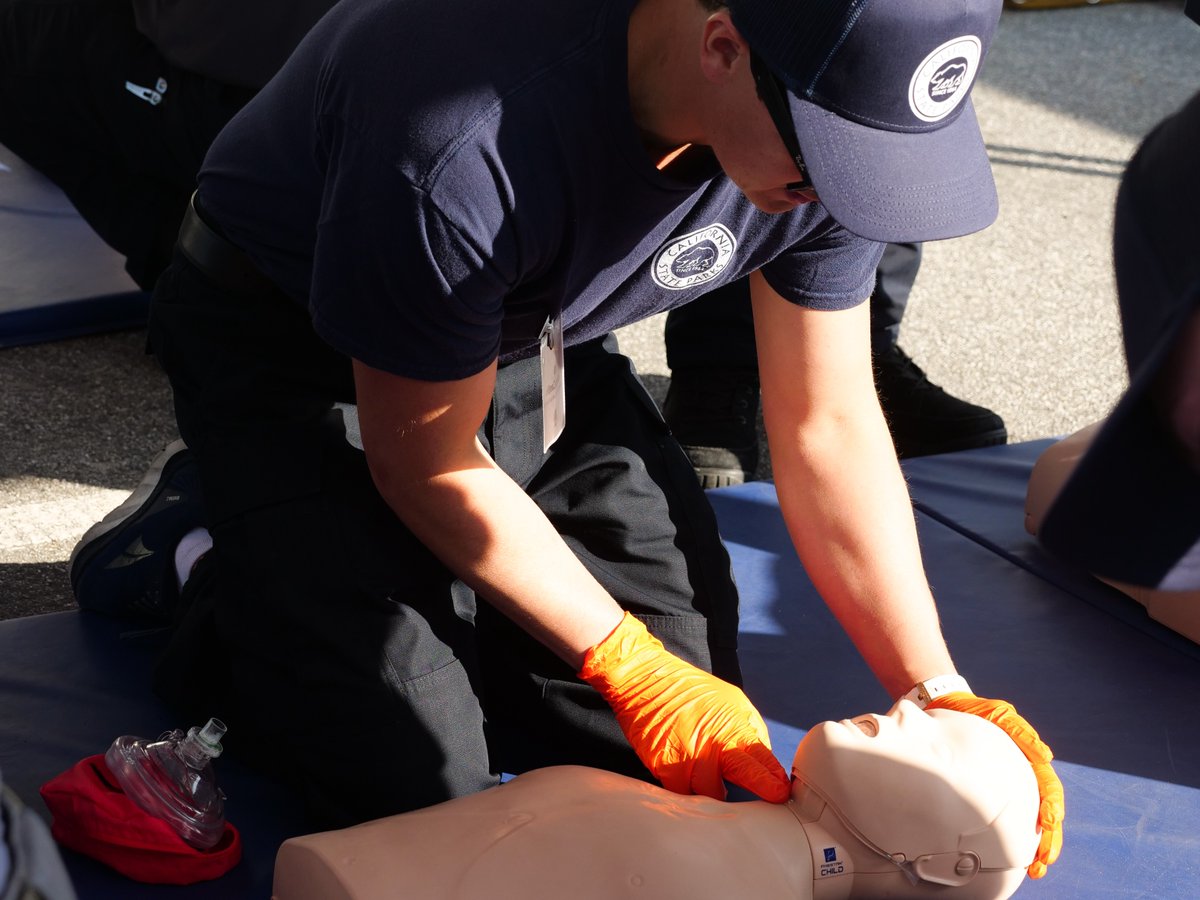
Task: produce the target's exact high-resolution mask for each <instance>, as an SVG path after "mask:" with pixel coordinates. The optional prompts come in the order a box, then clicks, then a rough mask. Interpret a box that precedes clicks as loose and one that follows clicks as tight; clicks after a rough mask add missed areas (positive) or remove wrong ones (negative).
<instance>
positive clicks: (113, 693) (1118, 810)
mask: <svg viewBox="0 0 1200 900" xmlns="http://www.w3.org/2000/svg"><path fill="white" fill-rule="evenodd" d="M1044 446H1045V442H1040V443H1034V444H1028V445H1015V446H1012V447H1005V448H993V449H991V450H988V451H970V452H967V453H958V454H949V455H947V456H942V457H929V458H925V459H921V460H913V461H911V462H907V463H905V469H906V472H907V473H908V475H909V479H910V483H911V484H912V488H913V493H914V497H915V500H916V503H917V508H918V516H917V518H918V527H919V530H920V536H921V541H922V547H923V549H924V553H925V556H926V562H927V568H928V572H929V576H930V580H931V582H932V585H933V589H934V593H935V595H936V596H937V598H938V602H939V608H940V610H941V615H942V622H943V627H944V630H945V632H946V635H947V637H948V639H949V642H950V646H951V650H952V652H953V653H954V656H955V660H956V662H957V664H958V667H959V669H960V670H961V671H962V672H963V674H964V675H966V677H967V678H968V679H969V680H970V682H971V684H972V686H973V687H974V688H975V690H976V691H978V692H979V693H980V694H981V695H985V696H994V697H1001V698H1004V699H1008V700H1011V701H1012V702H1013V703H1015V704H1016V706H1017V708H1018V709H1019V710H1020V711H1021V712H1022V713H1023V714H1024V715H1025V716H1026V717H1027V718H1029V719H1030V721H1031V722H1032V723H1033V724H1034V725H1035V727H1037V728H1038V729H1039V731H1040V732H1041V734H1042V736H1043V737H1044V738H1045V739H1046V741H1047V742H1048V743H1049V745H1050V746H1051V747H1052V748H1053V749H1054V751H1055V753H1056V754H1057V758H1058V761H1057V764H1056V767H1057V770H1058V772H1059V775H1060V776H1061V777H1062V779H1063V782H1064V784H1065V786H1066V796H1067V829H1066V842H1065V847H1064V850H1063V856H1062V859H1061V860H1060V861H1059V862H1058V864H1056V865H1055V866H1053V867H1051V869H1050V872H1049V874H1048V875H1047V876H1046V877H1045V878H1044V879H1041V880H1040V881H1028V880H1027V881H1026V882H1025V883H1024V884H1023V885H1022V887H1021V889H1020V891H1019V892H1018V894H1017V896H1018V897H1022V898H1036V897H1039V896H1040V897H1046V898H1056V900H1057V898H1079V900H1083V898H1087V900H1097V898H1100V900H1102V898H1135V897H1153V898H1159V900H1173V898H1180V900H1183V898H1188V900H1191V898H1194V897H1197V896H1200V715H1197V707H1198V705H1200V656H1198V655H1197V653H1196V652H1195V651H1196V649H1197V648H1196V645H1194V644H1192V643H1191V642H1189V641H1186V639H1183V638H1181V637H1180V636H1178V635H1175V634H1174V633H1173V632H1169V631H1167V630H1166V629H1164V628H1162V627H1161V626H1159V625H1158V624H1157V623H1154V622H1152V621H1150V620H1149V619H1148V618H1147V617H1146V616H1145V615H1144V613H1143V615H1142V616H1141V619H1138V618H1137V617H1135V616H1133V615H1132V613H1133V612H1135V611H1136V610H1125V611H1124V612H1123V613H1121V614H1115V613H1114V611H1113V607H1114V606H1116V605H1119V603H1118V602H1117V601H1118V600H1119V599H1120V596H1123V595H1120V596H1118V597H1113V596H1111V594H1115V593H1116V592H1111V591H1109V589H1107V588H1105V587H1104V586H1103V585H1100V584H1099V583H1098V582H1093V581H1091V580H1090V579H1088V578H1087V576H1085V575H1082V574H1081V573H1077V572H1071V571H1069V570H1065V569H1063V568H1062V567H1060V566H1058V564H1057V563H1056V562H1055V561H1053V560H1051V559H1049V558H1047V557H1044V555H1042V554H1041V552H1040V549H1039V548H1038V547H1037V546H1036V543H1035V542H1033V540H1032V539H1031V538H1028V536H1027V535H1024V531H1023V527H1022V521H1023V502H1024V479H1025V478H1027V477H1028V471H1029V468H1030V467H1031V466H1032V464H1033V460H1034V459H1036V456H1037V454H1038V453H1040V451H1041V449H1042V448H1043V447H1044ZM710 497H711V499H712V503H713V506H714V508H715V509H716V512H717V517H718V520H719V522H720V523H721V528H722V531H723V533H724V535H725V537H726V540H727V542H728V544H729V549H730V553H731V556H732V559H733V564H734V569H735V573H736V576H737V580H738V584H739V587H740V589H741V594H742V624H741V639H740V640H741V658H742V664H743V668H744V670H745V675H746V690H747V692H748V693H749V695H750V696H751V698H752V699H753V700H754V702H755V704H756V705H757V706H758V708H759V710H760V711H761V712H762V713H763V715H764V717H765V718H766V719H767V722H768V727H769V728H770V730H771V735H772V742H773V745H774V747H775V750H776V753H777V755H778V756H779V757H780V759H781V761H782V762H784V764H785V765H788V764H790V762H791V756H792V753H793V751H794V749H795V746H796V743H797V742H798V741H799V739H800V737H802V736H803V734H804V730H805V729H806V728H807V727H808V726H810V725H812V724H813V723H814V722H817V721H821V720H823V719H828V718H838V719H840V718H844V717H847V716H852V715H856V714H858V713H861V712H868V711H879V712H882V711H883V710H885V709H886V708H887V707H888V705H889V698H888V697H887V696H886V695H885V693H884V692H883V690H882V689H881V688H880V687H879V685H878V684H877V683H876V682H875V680H874V678H873V676H872V675H871V674H870V672H869V671H868V670H867V668H866V666H865V665H864V664H863V663H862V662H861V660H860V659H859V658H858V656H857V654H856V653H855V652H854V650H853V649H852V648H851V646H850V643H849V641H848V639H847V638H846V636H845V634H844V633H843V632H842V631H841V629H840V627H839V626H838V625H837V623H836V622H835V621H834V620H833V617H832V616H831V615H830V613H829V612H828V610H826V608H825V606H824V605H823V604H822V603H821V602H820V600H819V598H818V597H817V596H816V593H815V591H814V590H813V588H812V586H811V584H810V583H809V581H808V579H807V577H806V576H805V574H804V571H803V569H802V568H801V566H800V565H799V563H798V562H797V561H796V559H795V556H794V553H793V551H792V549H791V544H790V541H789V540H788V537H787V534H786V531H785V529H784V527H783V523H782V521H781V519H780V516H779V510H778V503H777V500H776V496H775V492H774V488H773V486H772V485H770V484H767V483H761V482H759V483H753V484H748V485H744V486H741V487H736V488H724V489H721V490H719V491H714V492H712V493H711V494H710ZM1013 522H1015V523H1016V525H1015V526H1013ZM1014 527H1015V529H1016V530H1014ZM1022 535H1024V536H1023V537H1022ZM1093 586H1094V587H1098V588H1102V589H1103V590H1102V591H1100V592H1099V593H1096V594H1095V595H1094V596H1093V594H1094V588H1093ZM1098 598H1099V599H1098ZM1129 602H1130V603H1132V601H1129ZM1133 606H1135V607H1136V606H1137V605H1136V604H1133ZM1138 609H1139V610H1140V607H1138ZM160 638H161V635H156V634H155V633H154V632H139V631H137V630H136V629H134V628H131V627H130V626H129V625H128V624H127V623H119V622H115V621H112V620H105V619H102V618H99V617H96V616H85V615H81V614H76V613H59V614H54V615H49V616H38V617H33V618H28V619H18V620H11V621H7V622H0V769H2V770H3V772H4V775H5V778H6V780H7V781H8V782H9V783H10V784H11V785H12V787H14V788H15V789H16V790H17V792H18V793H19V794H20V795H21V796H22V797H23V798H24V799H25V800H26V801H27V802H28V803H30V805H32V806H34V808H37V809H42V807H41V802H40V798H39V797H38V795H37V788H38V786H39V785H40V784H41V783H42V782H44V781H45V780H47V779H48V778H50V777H52V776H54V775H56V774H57V773H58V772H60V771H62V770H63V769H65V768H67V767H68V766H70V765H72V764H73V763H74V762H76V761H77V760H78V759H81V758H82V757H84V756H87V755H89V754H92V753H98V752H102V751H103V750H104V749H105V748H106V747H107V746H108V744H109V743H110V742H111V741H112V739H113V738H115V737H116V736H118V735H120V734H139V735H155V734H157V733H159V732H161V731H163V730H165V729H168V728H172V727H179V726H184V727H186V726H187V725H190V724H202V723H185V722H178V721H175V720H174V719H173V718H172V716H171V714H170V712H169V711H168V710H166V709H164V708H163V707H162V706H161V705H160V704H158V702H157V701H155V699H154V698H153V697H152V696H151V694H150V692H149V690H148V689H147V687H146V685H147V683H148V678H149V676H148V670H149V665H150V658H151V654H152V652H153V650H154V647H155V646H156V645H157V643H158V641H159V640H160ZM218 767H219V768H218V774H219V778H220V780H221V782H222V785H223V786H224V789H225V791H226V793H227V794H228V796H229V801H228V806H227V810H228V814H229V817H230V820H231V821H233V822H234V824H236V825H237V826H238V827H239V829H241V831H242V836H243V840H244V841H245V847H246V856H245V859H244V861H243V862H242V863H241V864H240V865H239V866H238V867H237V868H236V869H234V870H233V871H232V872H230V873H229V874H228V875H226V876H225V877H224V878H222V879H219V880H218V881H216V882H212V883H209V884H201V885H194V886H190V887H187V888H172V889H169V890H165V889H164V888H162V887H154V886H143V885H137V884H133V883H131V882H129V881H127V880H125V879H124V878H122V877H121V876H119V875H116V874H115V873H113V872H110V871H109V870H107V869H105V868H103V867H102V866H100V865H99V864H96V863H93V862H91V861H90V860H87V859H85V858H82V857H79V856H77V855H75V854H72V853H69V852H65V853H64V856H65V857H66V859H67V862H68V866H69V868H70V871H71V874H72V877H73V878H74V880H75V883H76V887H77V890H78V891H79V894H80V897H81V898H82V900H93V898H118V897H120V898H135V900H136V898H138V897H162V896H179V897H180V898H188V900H190V898H217V897H220V898H232V900H239V898H266V897H268V896H269V894H270V885H271V873H272V869H273V863H274V853H275V849H276V848H277V847H278V845H279V843H280V842H281V841H282V840H283V838H285V837H287V836H289V835H291V834H297V833H302V832H304V831H306V830H309V829H307V828H306V827H305V824H304V819H303V815H302V813H301V810H300V809H299V807H298V805H297V804H296V802H295V800H294V798H292V797H290V796H289V795H288V794H287V793H286V792H285V791H283V790H282V789H281V788H280V787H279V786H278V785H276V784H274V783H272V782H271V781H270V780H268V779H267V778H265V777H263V776H262V775H261V773H254V772H252V771H250V770H248V769H246V768H245V767H243V766H242V765H241V764H240V763H239V761H238V760H237V758H236V756H235V755H234V754H233V753H228V754H226V755H225V756H223V757H222V758H221V759H220V760H219V762H218ZM43 811H44V810H43Z"/></svg>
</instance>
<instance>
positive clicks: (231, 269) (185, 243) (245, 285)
mask: <svg viewBox="0 0 1200 900" xmlns="http://www.w3.org/2000/svg"><path fill="white" fill-rule="evenodd" d="M179 249H180V251H181V252H182V253H183V255H184V256H186V257H187V258H188V261H189V262H191V264H192V265H194V266H195V267H196V268H197V269H199V270H200V271H201V272H203V273H204V274H205V275H207V276H208V277H209V278H211V279H212V280H213V281H215V282H216V283H217V284H219V285H221V287H224V288H227V289H228V290H231V291H235V292H237V293H239V294H242V293H249V294H258V293H262V292H263V291H269V292H271V293H279V287H278V286H277V285H276V284H275V282H273V281H272V280H271V279H270V278H268V277H267V276H266V275H264V274H263V273H262V272H260V271H259V270H258V267H257V266H255V265H254V263H253V262H251V261H250V257H248V256H247V255H246V254H245V253H243V252H242V251H241V250H239V249H238V248H237V247H236V246H235V245H234V244H233V243H231V242H230V241H229V240H228V239H227V238H225V237H222V236H221V235H220V234H219V233H218V232H217V231H216V229H214V228H213V227H212V226H211V225H209V224H208V223H207V222H205V221H204V217H203V216H202V215H201V214H200V211H199V209H197V207H196V195H195V194H194V193H193V194H192V198H191V200H189V201H188V206H187V211H186V212H185V213H184V214H183V224H182V225H180V226H179Z"/></svg>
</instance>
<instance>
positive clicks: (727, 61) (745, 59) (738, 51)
mask: <svg viewBox="0 0 1200 900" xmlns="http://www.w3.org/2000/svg"><path fill="white" fill-rule="evenodd" d="M749 65H750V47H749V45H748V44H747V43H746V41H745V39H744V38H743V37H742V35H741V33H740V32H739V31H738V30H737V29H736V28H734V27H733V22H732V21H730V18H729V11H728V10H720V11H719V12H715V13H713V14H712V15H710V16H709V17H708V19H707V20H706V21H705V23H704V31H703V32H702V37H701V43H700V72H701V74H703V75H704V77H705V78H706V79H708V80H709V81H711V82H713V83H714V84H720V83H723V82H726V81H729V80H730V79H731V78H733V77H734V76H735V75H736V74H737V73H738V71H739V70H740V69H741V68H749Z"/></svg>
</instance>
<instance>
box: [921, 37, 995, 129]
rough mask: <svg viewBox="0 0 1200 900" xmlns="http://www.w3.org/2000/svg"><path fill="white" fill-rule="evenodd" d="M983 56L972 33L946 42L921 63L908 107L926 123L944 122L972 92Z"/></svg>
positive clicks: (980, 47) (980, 46)
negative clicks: (972, 83) (972, 85)
mask: <svg viewBox="0 0 1200 900" xmlns="http://www.w3.org/2000/svg"><path fill="white" fill-rule="evenodd" d="M982 55H983V51H982V45H981V44H980V41H979V38H977V37H975V36H974V35H972V34H967V35H963V36H962V37H956V38H954V39H953V40H950V41H946V43H944V44H942V45H941V46H940V47H938V48H937V49H936V50H934V51H933V52H932V53H930V54H929V55H928V56H926V57H925V59H924V60H922V61H921V65H919V66H917V70H916V71H915V72H914V73H913V77H912V80H911V81H910V82H909V84H908V105H909V108H910V109H912V111H913V115H915V116H916V117H917V118H918V119H920V120H921V121H922V122H940V121H941V120H942V119H944V118H946V116H948V115H950V113H952V112H954V110H955V109H957V108H958V106H959V104H960V103H962V101H963V100H965V99H966V97H967V94H968V93H969V92H970V90H971V82H973V81H974V80H975V73H976V72H977V71H979V58H980V57H981V56H982Z"/></svg>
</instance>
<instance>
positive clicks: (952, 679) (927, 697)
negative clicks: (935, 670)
mask: <svg viewBox="0 0 1200 900" xmlns="http://www.w3.org/2000/svg"><path fill="white" fill-rule="evenodd" d="M958 691H961V692H963V693H966V694H970V693H971V686H970V685H969V684H967V679H965V678H963V677H962V676H961V675H936V676H934V677H933V678H927V679H925V680H924V681H919V682H917V685H916V687H914V688H913V689H912V690H911V691H909V692H908V693H907V694H905V695H904V696H903V697H902V698H901V699H902V700H911V701H912V702H913V703H915V704H917V706H919V707H921V709H924V708H925V707H927V706H928V705H929V704H930V703H931V702H933V701H934V700H936V699H937V698H938V697H941V696H943V695H945V694H953V693H955V692H958Z"/></svg>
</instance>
